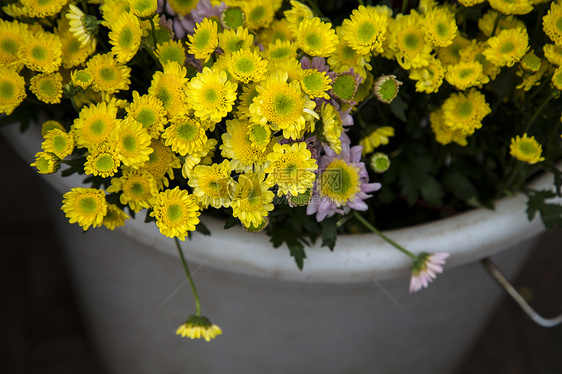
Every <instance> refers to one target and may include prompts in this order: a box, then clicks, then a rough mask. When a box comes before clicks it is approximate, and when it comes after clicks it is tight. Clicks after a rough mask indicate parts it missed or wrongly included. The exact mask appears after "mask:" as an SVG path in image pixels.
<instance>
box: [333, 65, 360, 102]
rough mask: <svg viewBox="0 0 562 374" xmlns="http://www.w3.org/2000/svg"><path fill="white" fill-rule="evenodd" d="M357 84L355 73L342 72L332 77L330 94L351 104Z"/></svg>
mask: <svg viewBox="0 0 562 374" xmlns="http://www.w3.org/2000/svg"><path fill="white" fill-rule="evenodd" d="M358 86H359V84H358V81H357V75H356V74H352V73H351V72H343V73H340V74H338V75H336V76H335V77H334V79H333V81H332V90H331V95H332V96H333V97H335V98H336V99H339V100H340V101H342V102H343V103H345V104H351V102H352V101H353V99H354V98H355V93H356V92H357V87H358Z"/></svg>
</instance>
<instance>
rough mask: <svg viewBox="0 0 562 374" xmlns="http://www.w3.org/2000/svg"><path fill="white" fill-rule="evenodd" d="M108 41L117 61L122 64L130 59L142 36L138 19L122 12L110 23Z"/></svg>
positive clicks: (136, 49) (137, 48)
mask: <svg viewBox="0 0 562 374" xmlns="http://www.w3.org/2000/svg"><path fill="white" fill-rule="evenodd" d="M110 30H111V31H110V32H109V43H111V45H113V47H112V48H111V52H112V53H113V54H114V55H115V59H116V60H117V62H119V63H121V64H123V63H127V62H129V61H131V59H132V58H133V57H135V55H136V54H137V51H138V50H139V47H140V42H141V38H142V30H141V26H140V21H139V18H138V17H137V16H135V15H134V14H132V13H130V12H124V13H122V14H121V15H119V17H118V18H117V20H116V21H115V22H114V23H112V24H111V25H110Z"/></svg>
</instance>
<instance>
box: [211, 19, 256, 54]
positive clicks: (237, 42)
mask: <svg viewBox="0 0 562 374" xmlns="http://www.w3.org/2000/svg"><path fill="white" fill-rule="evenodd" d="M253 46H254V35H253V34H250V33H249V32H248V29H247V28H245V27H242V26H240V27H238V28H236V29H235V30H234V29H232V30H223V31H222V32H221V33H220V34H219V47H220V48H221V49H222V50H223V51H224V54H225V55H228V54H230V53H233V52H236V51H239V50H249V49H252V47H253Z"/></svg>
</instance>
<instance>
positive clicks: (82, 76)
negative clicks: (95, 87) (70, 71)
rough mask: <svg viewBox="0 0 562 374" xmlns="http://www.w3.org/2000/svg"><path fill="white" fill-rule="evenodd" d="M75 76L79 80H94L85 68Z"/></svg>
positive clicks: (85, 81) (86, 81)
mask: <svg viewBox="0 0 562 374" xmlns="http://www.w3.org/2000/svg"><path fill="white" fill-rule="evenodd" d="M75 78H76V81H77V82H83V83H89V82H91V81H92V76H91V75H90V74H89V73H87V72H85V71H84V70H81V71H78V72H77V73H76V76H75Z"/></svg>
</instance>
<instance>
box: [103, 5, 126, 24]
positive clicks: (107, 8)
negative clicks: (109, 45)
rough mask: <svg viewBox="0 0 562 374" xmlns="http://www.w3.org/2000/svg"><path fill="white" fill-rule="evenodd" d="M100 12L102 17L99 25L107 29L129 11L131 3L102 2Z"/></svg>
mask: <svg viewBox="0 0 562 374" xmlns="http://www.w3.org/2000/svg"><path fill="white" fill-rule="evenodd" d="M100 10H101V13H102V15H103V21H102V23H101V24H102V25H104V26H105V27H108V28H109V27H111V24H112V23H114V22H115V21H117V18H119V16H120V15H121V14H123V13H125V12H130V11H131V3H130V2H129V1H128V0H104V1H102V3H101V5H100Z"/></svg>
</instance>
